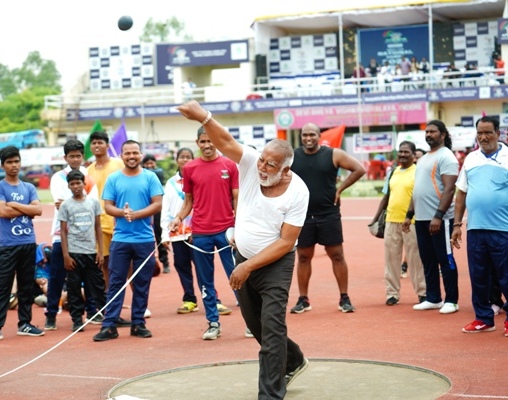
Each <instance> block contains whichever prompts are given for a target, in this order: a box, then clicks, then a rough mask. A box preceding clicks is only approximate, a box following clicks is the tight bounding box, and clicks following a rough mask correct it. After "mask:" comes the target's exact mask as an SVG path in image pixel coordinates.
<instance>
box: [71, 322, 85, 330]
mask: <svg viewBox="0 0 508 400" xmlns="http://www.w3.org/2000/svg"><path fill="white" fill-rule="evenodd" d="M84 330H85V329H84V328H83V321H76V322H73V323H72V331H73V332H76V331H80V332H83V331H84Z"/></svg>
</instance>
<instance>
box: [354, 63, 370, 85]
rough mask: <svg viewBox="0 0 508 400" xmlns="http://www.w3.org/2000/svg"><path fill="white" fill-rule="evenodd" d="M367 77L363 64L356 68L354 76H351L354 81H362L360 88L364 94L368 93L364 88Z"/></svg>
mask: <svg viewBox="0 0 508 400" xmlns="http://www.w3.org/2000/svg"><path fill="white" fill-rule="evenodd" d="M366 77H367V74H366V73H365V69H364V68H363V65H362V64H358V66H357V67H355V68H354V70H353V74H352V75H351V78H353V79H356V80H359V81H360V86H361V87H362V88H361V91H362V92H365V91H367V90H366V89H365V88H364V87H363V86H364V85H365V83H366V81H365V78H366Z"/></svg>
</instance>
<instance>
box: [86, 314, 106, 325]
mask: <svg viewBox="0 0 508 400" xmlns="http://www.w3.org/2000/svg"><path fill="white" fill-rule="evenodd" d="M96 314H97V313H96ZM86 321H90V323H91V324H94V325H100V324H102V322H103V321H104V317H103V316H102V314H101V313H99V314H97V315H95V314H88V315H87V316H86Z"/></svg>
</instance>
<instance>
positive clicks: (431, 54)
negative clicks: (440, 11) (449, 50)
mask: <svg viewBox="0 0 508 400" xmlns="http://www.w3.org/2000/svg"><path fill="white" fill-rule="evenodd" d="M432 20H433V16H432V4H431V3H429V20H428V21H429V23H428V25H429V64H430V71H429V78H430V82H432V81H433V76H434V42H433V36H434V24H433V21H432Z"/></svg>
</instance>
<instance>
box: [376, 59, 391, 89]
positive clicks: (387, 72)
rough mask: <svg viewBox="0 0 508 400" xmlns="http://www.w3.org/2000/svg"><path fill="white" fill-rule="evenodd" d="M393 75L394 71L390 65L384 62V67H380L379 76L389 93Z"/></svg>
mask: <svg viewBox="0 0 508 400" xmlns="http://www.w3.org/2000/svg"><path fill="white" fill-rule="evenodd" d="M393 74H394V70H393V68H392V66H391V65H390V63H389V62H388V61H385V62H384V65H383V66H382V67H381V69H380V71H379V75H381V76H382V78H383V81H384V84H385V87H386V91H387V92H391V91H392V82H393Z"/></svg>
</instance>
